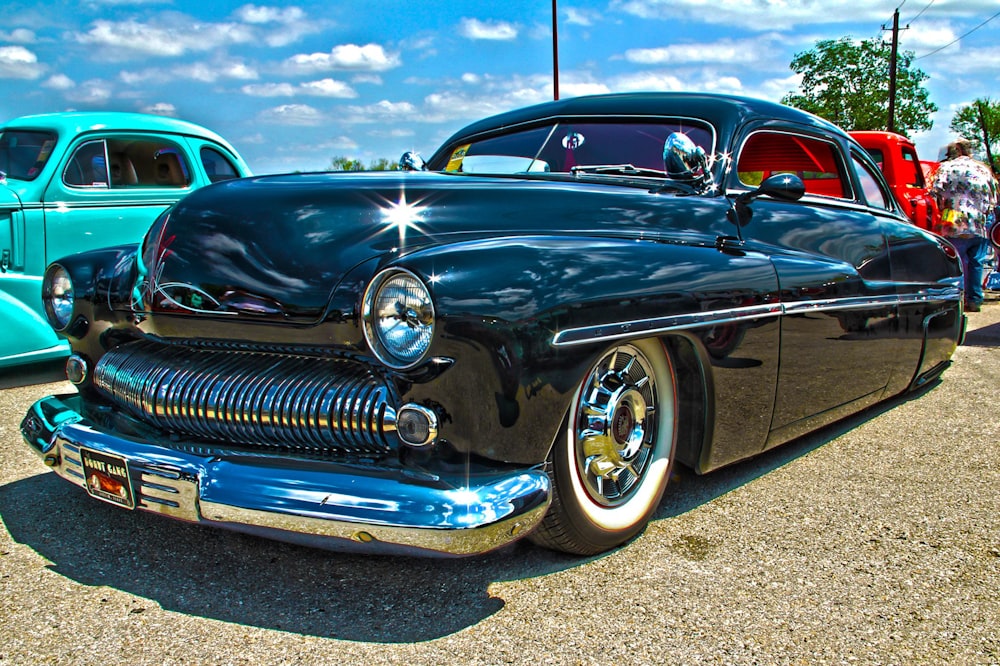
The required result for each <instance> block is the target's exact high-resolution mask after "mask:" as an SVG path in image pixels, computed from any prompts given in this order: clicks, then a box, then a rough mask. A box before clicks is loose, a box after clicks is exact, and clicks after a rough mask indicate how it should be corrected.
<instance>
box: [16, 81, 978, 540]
mask: <svg viewBox="0 0 1000 666" xmlns="http://www.w3.org/2000/svg"><path fill="white" fill-rule="evenodd" d="M401 164H402V165H403V166H404V167H405V169H404V170H403V171H400V172H389V173H361V174H347V173H322V174H295V175H276V176H266V177H254V178H244V179H239V180H233V181H228V182H224V183H219V184H215V185H211V186H209V187H206V188H204V189H201V190H198V191H197V192H195V193H193V194H191V195H189V196H187V197H186V198H184V199H183V200H182V201H180V202H179V203H178V204H176V205H175V206H174V207H172V208H171V209H169V210H168V211H166V212H165V213H164V214H163V215H161V216H160V217H159V219H158V220H157V221H156V222H155V223H154V224H153V226H152V228H151V229H150V230H149V232H148V233H147V234H146V236H145V239H144V240H143V242H142V243H141V245H140V246H138V247H137V246H120V247H112V248H108V249H105V250H99V251H92V252H87V253H81V254H76V255H72V256H69V257H66V258H64V259H62V260H60V261H58V262H56V263H53V264H52V265H51V266H50V267H49V268H48V271H47V273H46V277H45V280H44V287H43V292H44V293H43V296H44V301H45V307H46V310H47V312H48V316H49V318H50V320H51V323H52V325H53V327H54V328H55V329H56V330H58V331H59V332H61V333H62V334H63V335H64V336H66V337H67V338H68V339H69V340H70V342H71V344H72V347H73V355H72V357H71V358H70V359H69V361H68V364H67V376H68V377H69V379H70V380H71V381H72V382H73V383H74V384H75V385H76V386H77V387H78V392H77V393H75V394H72V395H62V396H52V397H47V398H44V399H42V400H40V401H39V402H37V403H36V404H35V405H34V406H33V407H31V409H30V411H29V412H28V414H27V415H26V417H25V418H24V420H23V422H22V426H21V430H22V434H23V437H24V439H25V440H26V442H27V443H28V444H29V445H30V447H31V448H32V449H34V450H35V451H36V452H37V453H38V454H39V455H40V456H41V457H42V459H43V460H44V462H45V464H46V465H48V466H49V467H51V468H52V469H53V470H54V471H55V472H56V473H58V474H59V475H60V476H62V477H63V478H65V479H67V480H69V481H71V482H73V483H74V484H76V485H78V486H80V487H82V488H84V489H86V490H87V492H88V493H90V494H91V495H92V496H94V497H97V498H98V499H101V500H104V501H107V502H110V503H113V504H115V505H117V506H121V507H125V508H128V509H142V510H146V511H153V512H158V513H161V514H164V515H166V516H170V517H173V518H178V519H182V520H187V521H194V522H198V523H203V524H206V525H215V526H220V527H226V528H232V529H237V530H242V531H247V532H251V533H257V534H262V535H266V536H270V537H275V538H279V539H284V540H290V541H297V542H302V543H307V544H312V545H319V546H327V547H333V548H344V549H349V548H356V549H362V550H367V551H374V552H383V553H417V554H426V555H471V554H476V553H482V552H485V551H488V550H490V549H493V548H496V547H498V546H501V545H503V544H506V543H509V542H511V541H512V540H514V539H518V538H521V537H525V536H527V537H528V538H530V539H533V540H534V541H536V542H537V543H539V544H541V545H543V546H546V547H550V548H554V549H559V550H563V551H567V552H570V553H576V554H594V553H599V552H602V551H604V550H607V549H610V548H613V547H615V546H618V545H620V544H622V543H624V542H626V541H628V540H629V539H631V538H632V537H634V536H635V535H636V534H638V533H639V532H640V531H641V530H642V529H643V528H644V526H645V525H646V524H647V522H648V521H649V519H650V517H651V516H652V515H653V514H654V512H655V510H656V508H657V505H658V503H659V502H660V499H661V497H662V495H663V493H664V489H665V486H666V484H667V481H668V479H669V478H670V471H671V466H672V465H673V464H674V463H677V464H682V465H685V466H688V467H690V468H692V469H693V470H695V471H696V472H698V473H703V472H708V471H710V470H714V469H716V468H719V467H722V466H724V465H728V464H730V463H733V462H736V461H739V460H742V459H745V458H748V457H750V456H753V455H755V454H758V453H760V452H762V451H765V450H767V449H770V448H772V447H774V446H777V445H780V444H782V443H784V442H787V441H788V440H790V439H792V438H795V437H798V436H800V435H802V434H803V433H806V432H807V431H810V430H813V429H816V428H818V427H821V426H823V425H825V424H828V423H831V422H832V421H835V420H837V419H840V418H843V417H844V416H846V415H848V414H852V413H855V412H858V411H859V410H862V409H864V408H865V407H868V406H870V405H872V404H874V403H876V402H878V401H880V400H884V399H886V398H888V397H890V396H894V395H897V394H900V393H903V392H905V391H909V390H913V389H914V388H916V387H919V386H921V385H923V384H925V383H926V382H928V381H929V380H931V379H933V378H935V377H937V376H938V375H939V374H940V373H941V372H942V371H943V370H944V369H945V368H946V367H947V365H948V363H949V359H950V357H951V355H952V353H953V352H954V350H955V347H956V344H957V343H958V342H959V340H960V338H961V336H962V335H963V332H964V322H965V316H964V313H963V311H962V292H961V287H960V284H961V279H960V278H961V268H960V265H959V263H958V260H957V258H956V255H955V252H954V250H953V248H952V247H951V246H950V245H948V244H947V243H946V242H945V241H943V240H942V239H940V238H938V237H936V236H934V235H932V234H930V233H928V232H926V231H924V230H921V229H919V228H917V227H915V226H913V225H912V224H910V223H908V222H907V220H906V218H905V216H904V214H903V212H902V211H901V210H900V209H899V207H898V204H897V203H896V201H895V199H894V198H893V196H892V194H891V192H890V190H889V188H888V187H887V186H886V183H885V181H884V179H883V177H882V175H881V174H880V172H879V169H878V167H877V166H876V164H875V163H874V162H873V161H872V160H871V158H870V157H869V156H868V154H867V153H866V152H865V151H864V150H863V149H862V148H861V147H860V146H859V145H858V144H857V143H855V141H854V140H853V139H851V138H850V137H849V136H848V135H847V134H845V133H844V132H842V131H841V130H839V129H838V128H836V127H835V126H833V125H831V124H829V123H827V122H825V121H822V120H820V119H818V118H816V117H813V116H811V115H808V114H805V113H802V112H799V111H797V110H794V109H790V108H787V107H784V106H780V105H777V104H772V103H767V102H763V101H757V100H751V99H745V98H738V97H729V96H717V95H700V94H667V93H664V94H653V93H649V94H627V95H606V96H595V97H582V98H575V99H567V100H562V101H556V102H552V103H547V104H542V105H539V106H534V107H531V108H527V109H522V110H518V111H513V112H509V113H505V114H502V115H499V116H496V117H494V118H489V119H487V120H483V121H481V122H477V123H475V124H473V125H471V126H469V127H467V128H465V129H463V130H462V131H460V132H458V133H457V134H456V135H454V136H453V137H452V138H451V139H449V140H448V141H447V142H446V143H445V144H444V145H443V146H442V147H441V148H440V149H439V150H438V151H437V152H436V153H435V154H434V155H433V156H431V157H430V159H429V160H427V162H426V163H424V162H423V160H421V159H420V158H419V157H418V156H415V155H406V156H404V159H403V160H402V161H401Z"/></svg>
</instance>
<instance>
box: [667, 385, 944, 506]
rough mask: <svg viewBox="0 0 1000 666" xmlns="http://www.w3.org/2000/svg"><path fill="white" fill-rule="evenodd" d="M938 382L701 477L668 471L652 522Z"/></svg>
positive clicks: (807, 450)
mask: <svg viewBox="0 0 1000 666" xmlns="http://www.w3.org/2000/svg"><path fill="white" fill-rule="evenodd" d="M940 383H941V380H940V379H935V380H933V381H930V382H928V383H927V384H925V385H924V386H922V387H920V388H919V389H917V390H915V391H913V392H911V393H906V394H903V395H900V396H896V397H894V398H890V399H888V400H886V401H884V402H880V403H878V404H876V405H873V406H871V407H869V408H867V409H865V410H863V411H861V412H859V413H857V414H854V415H851V416H848V417H846V418H844V419H842V420H840V421H836V422H834V423H831V424H830V425H827V426H825V427H823V428H820V429H819V430H815V431H813V432H811V433H808V434H806V435H803V436H802V437H799V438H797V439H794V440H792V441H790V442H787V443H785V444H782V445H781V446H778V447H776V448H774V449H771V450H770V451H765V452H764V453H761V454H758V455H757V456H755V457H754V458H750V459H748V460H744V461H742V462H739V463H736V464H733V465H729V466H727V467H723V468H721V469H718V470H715V471H713V472H710V473H708V474H706V475H704V476H700V475H698V474H696V473H695V472H694V471H693V470H691V469H688V468H686V467H679V468H676V469H675V470H674V471H673V472H672V477H671V480H670V484H669V485H668V486H667V492H666V493H665V495H664V497H663V500H662V501H661V502H660V507H659V509H658V510H657V512H656V514H655V515H654V517H653V518H654V520H659V519H666V518H672V517H675V516H679V515H682V514H684V513H687V512H688V511H691V510H692V509H694V508H696V507H698V506H701V505H702V504H706V503H708V502H711V501H712V500H714V499H716V498H718V497H721V496H723V495H725V494H727V493H729V492H731V491H733V490H735V489H737V488H739V487H741V486H743V485H746V484H747V483H750V482H751V481H753V480H754V479H757V478H760V477H763V476H766V475H767V474H768V473H770V472H773V471H774V470H776V469H780V468H781V467H784V466H785V465H787V464H789V463H790V462H792V461H794V460H796V459H798V458H801V457H802V456H804V455H806V454H808V453H810V452H812V451H814V450H816V449H818V448H820V447H822V446H824V445H825V444H827V443H829V442H831V441H833V440H834V439H836V438H837V437H840V436H841V435H843V434H845V433H847V432H850V431H851V430H853V429H854V428H856V427H857V426H859V425H861V424H862V423H865V422H866V421H870V420H872V419H873V418H875V417H876V416H878V415H880V414H884V413H885V412H888V411H890V410H892V409H894V408H896V407H897V406H899V405H900V404H902V403H904V402H909V401H910V400H916V399H918V398H920V397H921V396H923V395H924V394H926V393H927V392H928V391H931V390H933V389H934V387H936V386H939V385H940Z"/></svg>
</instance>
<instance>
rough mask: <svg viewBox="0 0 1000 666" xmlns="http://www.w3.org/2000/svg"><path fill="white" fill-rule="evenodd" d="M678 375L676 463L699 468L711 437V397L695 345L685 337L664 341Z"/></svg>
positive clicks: (666, 338) (672, 337)
mask: <svg viewBox="0 0 1000 666" xmlns="http://www.w3.org/2000/svg"><path fill="white" fill-rule="evenodd" d="M661 342H662V343H663V347H664V350H665V351H666V353H668V354H669V355H670V361H671V363H672V364H673V367H674V372H675V373H676V375H677V386H676V388H675V390H676V392H677V415H676V416H677V445H676V446H677V449H676V451H675V454H674V460H675V462H679V463H681V464H683V465H684V466H686V467H690V468H691V469H698V466H699V461H700V460H701V453H702V450H703V449H704V446H705V442H707V441H708V437H709V435H710V434H711V433H710V431H709V428H710V425H709V423H708V418H707V416H708V413H709V404H708V401H709V398H708V395H709V394H708V390H707V383H708V380H707V378H706V376H705V371H704V367H705V366H704V365H703V363H702V361H701V357H700V355H699V354H698V350H697V348H696V347H695V344H694V342H692V341H691V340H690V339H688V338H686V337H682V336H669V337H665V338H662V339H661Z"/></svg>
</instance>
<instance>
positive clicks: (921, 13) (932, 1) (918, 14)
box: [899, 0, 934, 23]
mask: <svg viewBox="0 0 1000 666" xmlns="http://www.w3.org/2000/svg"><path fill="white" fill-rule="evenodd" d="M904 4H905V3H904ZM933 4H934V0H931V1H930V2H928V3H927V4H926V5H925V6H924V8H923V9H921V10H920V12H918V13H917V15H916V16H914V17H913V18H911V19H910V20H909V21H907V23H913V22H914V21H916V20H917V19H918V18H920V17H921V16H923V14H924V12H926V11H927V10H928V9H930V8H931V5H933ZM899 8H900V9H902V8H903V6H902V5H900V7H899Z"/></svg>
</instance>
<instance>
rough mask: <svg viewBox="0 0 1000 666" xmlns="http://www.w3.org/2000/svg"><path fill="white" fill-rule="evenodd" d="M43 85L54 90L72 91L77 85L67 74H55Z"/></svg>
mask: <svg viewBox="0 0 1000 666" xmlns="http://www.w3.org/2000/svg"><path fill="white" fill-rule="evenodd" d="M42 85H43V86H44V87H46V88H51V89H52V90H70V89H71V88H73V87H74V86H76V83H75V82H74V81H73V79H71V78H69V77H68V76H66V75H65V74H53V75H52V76H50V77H49V78H48V79H46V80H45V82H43V83H42Z"/></svg>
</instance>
